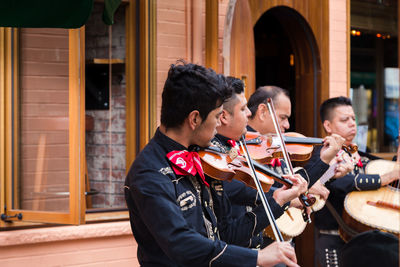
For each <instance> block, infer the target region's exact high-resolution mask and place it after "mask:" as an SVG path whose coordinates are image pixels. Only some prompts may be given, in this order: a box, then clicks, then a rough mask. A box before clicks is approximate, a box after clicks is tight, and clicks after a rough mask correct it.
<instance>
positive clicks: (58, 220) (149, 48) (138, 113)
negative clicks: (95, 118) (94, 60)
mask: <svg viewBox="0 0 400 267" xmlns="http://www.w3.org/2000/svg"><path fill="white" fill-rule="evenodd" d="M126 2H128V1H124V3H126ZM137 23H139V27H137V26H136V25H137ZM12 31H14V32H15V33H16V32H17V31H18V30H17V29H11V28H0V78H1V80H0V81H1V82H0V97H1V99H0V167H1V169H0V205H1V207H0V213H1V214H5V215H7V216H15V215H17V214H19V213H22V215H23V218H22V220H18V219H17V218H10V219H9V221H10V222H5V221H3V220H0V229H1V228H15V227H27V226H28V227H29V226H32V225H38V223H39V225H40V224H47V225H48V224H49V223H50V224H75V225H78V224H84V223H89V222H100V221H111V220H124V219H128V218H129V215H128V212H127V211H106V212H96V213H86V205H85V156H86V151H85V28H84V27H82V28H80V29H72V30H69V189H70V194H69V212H68V213H61V212H46V211H31V210H22V209H13V208H12V199H11V198H12V195H14V196H16V192H17V191H16V189H17V186H16V185H13V183H12V177H14V178H15V177H18V176H17V173H15V171H17V170H18V168H17V167H18V161H17V160H18V155H17V154H16V153H15V154H14V160H12V159H11V157H10V156H9V155H11V154H12V150H13V146H12V145H11V142H10V141H11V140H13V142H14V147H17V146H16V145H17V144H18V138H19V136H18V134H17V133H18V129H16V128H15V127H14V130H12V125H13V124H14V125H16V126H17V127H18V124H17V122H18V119H17V118H18V116H17V113H16V112H18V108H19V107H18V103H17V101H16V99H18V97H17V96H18V95H17V94H18V89H19V88H18V81H19V76H18V64H17V63H18V59H19V57H18V53H13V58H11V54H12V53H11V52H12V51H18V38H17V34H14V35H12ZM12 36H13V37H12ZM12 38H13V41H11V39H12ZM137 39H139V42H137ZM137 44H138V45H139V47H137ZM155 51H156V2H155V1H146V0H138V1H134V0H130V1H129V2H128V6H127V7H126V99H127V104H126V166H127V171H128V170H129V166H130V165H131V164H132V162H133V160H134V159H135V157H136V155H137V153H138V151H139V150H140V149H141V148H143V147H144V145H145V144H146V143H147V142H148V141H149V139H150V137H151V135H152V134H153V133H154V131H155V129H156V121H157V120H156V96H157V89H156V54H155V53H156V52H155ZM13 62H14V63H13ZM136 88H139V92H137V89H136ZM13 90H14V96H12V95H11V92H13ZM12 99H14V103H12ZM12 109H14V110H12ZM13 112H14V115H13V116H12V114H13ZM139 118H141V119H139ZM13 132H14V133H15V136H12V133H13ZM15 150H16V151H18V150H17V149H15ZM12 164H14V166H12ZM13 170H14V173H13ZM13 190H14V194H11V193H9V192H12V191H13ZM5 206H6V207H7V209H5V208H4V207H5Z"/></svg>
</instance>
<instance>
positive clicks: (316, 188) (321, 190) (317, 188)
mask: <svg viewBox="0 0 400 267" xmlns="http://www.w3.org/2000/svg"><path fill="white" fill-rule="evenodd" d="M308 192H309V193H310V194H313V195H319V196H320V197H321V198H322V199H323V200H327V199H328V196H329V190H328V188H326V187H325V186H324V185H323V184H322V183H321V182H320V181H319V180H318V181H317V182H316V183H315V184H313V186H311V187H310V190H309V191H308Z"/></svg>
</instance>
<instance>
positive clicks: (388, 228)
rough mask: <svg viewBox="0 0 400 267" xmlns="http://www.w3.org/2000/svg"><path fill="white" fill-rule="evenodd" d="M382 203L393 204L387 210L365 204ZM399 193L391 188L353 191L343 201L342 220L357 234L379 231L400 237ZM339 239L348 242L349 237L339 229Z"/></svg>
mask: <svg viewBox="0 0 400 267" xmlns="http://www.w3.org/2000/svg"><path fill="white" fill-rule="evenodd" d="M377 201H384V202H385V203H391V204H393V206H394V208H387V207H381V206H375V205H371V204H368V203H367V202H377ZM399 204H400V191H399V190H398V189H395V188H392V187H387V186H385V187H382V188H380V189H378V190H372V191H360V192H359V191H354V192H351V193H349V194H348V195H347V196H346V199H345V201H344V210H343V216H342V217H343V220H344V222H345V223H346V224H347V225H349V226H350V227H351V228H353V229H354V230H356V231H358V232H365V231H368V230H373V229H379V230H382V231H385V232H389V233H392V234H395V235H397V236H399V235H400V208H398V207H399ZM339 233H340V235H341V237H342V238H343V239H344V240H345V241H346V242H348V241H349V240H350V237H349V236H348V235H347V234H346V233H345V231H343V229H341V228H340V229H339Z"/></svg>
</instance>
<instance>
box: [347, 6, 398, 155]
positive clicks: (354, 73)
mask: <svg viewBox="0 0 400 267" xmlns="http://www.w3.org/2000/svg"><path fill="white" fill-rule="evenodd" d="M397 14H398V4H397V0H382V1H372V0H352V1H351V88H352V89H351V91H350V93H351V96H352V100H353V107H354V110H355V112H356V115H357V122H358V125H359V134H358V136H357V138H358V139H357V140H356V142H357V144H359V146H360V150H362V151H365V150H366V151H368V152H395V151H396V149H397V146H398V141H397V136H398V133H399V113H398V98H399V70H398V26H397ZM363 132H364V133H365V134H364V135H362V133H363Z"/></svg>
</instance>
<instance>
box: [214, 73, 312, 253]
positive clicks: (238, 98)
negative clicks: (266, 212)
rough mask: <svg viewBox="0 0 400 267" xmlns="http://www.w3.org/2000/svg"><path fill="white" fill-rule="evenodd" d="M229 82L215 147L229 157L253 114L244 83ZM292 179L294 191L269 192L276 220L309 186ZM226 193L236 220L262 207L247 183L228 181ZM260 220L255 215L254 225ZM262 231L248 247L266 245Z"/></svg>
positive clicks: (235, 152) (233, 79)
mask: <svg viewBox="0 0 400 267" xmlns="http://www.w3.org/2000/svg"><path fill="white" fill-rule="evenodd" d="M227 82H228V85H229V86H230V88H232V96H231V97H230V98H229V99H228V100H226V101H225V102H224V104H223V111H222V114H221V125H220V126H218V127H217V132H218V134H217V135H216V136H215V138H214V139H213V140H212V142H211V143H212V145H213V146H216V147H218V148H219V149H221V150H222V151H224V152H225V153H228V154H237V153H238V144H237V141H238V140H239V139H240V138H241V137H242V136H243V135H244V134H245V133H246V131H247V130H246V126H247V122H248V117H249V116H250V111H249V109H248V107H247V100H246V97H245V95H244V84H243V82H242V81H241V80H240V79H237V78H234V77H227ZM285 178H287V179H290V180H291V181H292V182H293V184H294V186H292V187H291V188H279V189H277V188H272V189H270V190H269V191H268V193H266V196H267V199H268V201H269V205H270V206H271V209H272V212H273V215H274V217H275V218H279V217H280V216H281V215H282V214H283V212H284V210H285V209H286V207H288V206H289V204H290V201H291V200H293V199H296V198H297V197H298V196H299V195H300V194H301V193H304V192H305V191H306V190H307V183H306V181H305V180H304V179H302V178H301V177H300V176H299V175H298V174H296V175H295V177H291V176H285ZM223 188H224V191H225V193H226V194H227V196H228V197H229V199H230V201H231V203H232V204H233V205H232V217H233V218H239V217H240V216H242V215H243V214H245V213H246V212H249V211H251V210H252V209H253V207H255V206H258V205H260V199H259V196H258V194H257V191H256V190H255V189H253V188H251V187H248V186H246V185H245V184H244V183H242V182H240V181H237V180H232V181H231V182H224V187H223ZM256 221H257V217H256V215H255V214H254V222H256ZM262 242H263V236H262V232H260V233H258V234H257V235H255V236H254V237H253V238H251V239H250V240H247V241H246V242H245V243H244V244H242V245H243V246H245V247H250V248H260V247H261V246H262Z"/></svg>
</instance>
